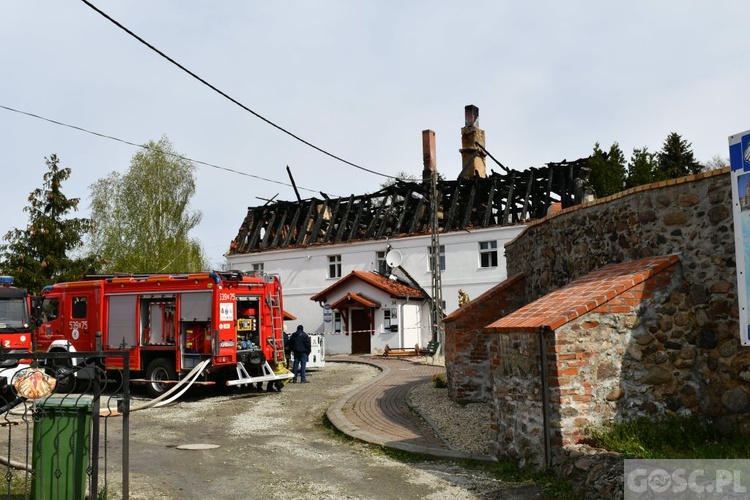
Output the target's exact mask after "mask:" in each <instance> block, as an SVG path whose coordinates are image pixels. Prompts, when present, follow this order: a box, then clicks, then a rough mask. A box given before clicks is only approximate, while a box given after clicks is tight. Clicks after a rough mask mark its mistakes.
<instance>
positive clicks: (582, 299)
mask: <svg viewBox="0 0 750 500" xmlns="http://www.w3.org/2000/svg"><path fill="white" fill-rule="evenodd" d="M678 261H679V255H677V254H672V255H663V256H660V257H648V258H645V259H640V260H634V261H631V262H622V263H619V264H610V265H608V266H605V267H603V268H601V269H598V270H596V271H594V272H591V273H589V274H587V275H585V276H583V277H581V278H579V279H577V280H575V281H573V282H571V283H569V284H568V285H566V286H564V287H563V288H560V289H559V290H555V291H554V292H551V293H549V294H547V295H545V296H544V297H541V298H540V299H538V300H536V301H534V302H532V303H530V304H527V305H525V306H524V307H522V308H520V309H518V310H517V311H515V312H513V313H511V314H509V315H507V316H505V317H504V318H501V319H499V320H497V321H495V322H494V323H492V324H490V325H489V326H487V327H486V328H487V330H489V331H492V332H504V331H509V330H514V331H517V330H538V329H539V328H542V327H544V328H548V329H550V330H556V329H558V328H560V327H561V326H563V325H564V324H566V323H568V322H569V321H572V320H574V319H576V318H578V317H579V316H581V315H583V314H585V313H587V312H589V311H591V310H593V309H596V308H597V307H599V306H601V305H602V304H604V303H606V302H608V301H610V300H612V299H613V298H615V297H616V296H618V295H619V294H621V293H623V292H625V291H626V290H628V289H630V288H632V287H634V286H636V285H638V284H640V283H642V282H643V281H645V280H647V279H648V278H650V277H651V276H653V275H655V274H656V273H658V272H660V271H662V270H663V269H666V268H667V267H669V266H671V265H673V264H675V263H677V262H678Z"/></svg>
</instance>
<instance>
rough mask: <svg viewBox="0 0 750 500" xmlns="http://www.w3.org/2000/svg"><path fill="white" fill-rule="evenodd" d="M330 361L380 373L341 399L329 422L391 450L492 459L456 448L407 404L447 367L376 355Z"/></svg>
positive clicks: (330, 414)
mask: <svg viewBox="0 0 750 500" xmlns="http://www.w3.org/2000/svg"><path fill="white" fill-rule="evenodd" d="M326 362H346V363H366V364H369V365H372V366H375V367H377V368H379V369H380V370H381V374H380V375H379V376H378V377H377V378H376V379H375V380H374V381H373V382H372V383H370V384H369V385H367V386H364V387H360V388H357V389H355V390H354V391H351V392H349V393H348V394H345V395H344V396H342V397H341V398H339V399H338V401H336V402H335V403H334V404H333V405H331V407H330V408H329V409H328V411H327V413H326V414H327V416H328V419H329V420H330V421H331V423H332V424H333V425H334V427H336V428H337V429H338V430H340V431H341V432H343V433H345V434H347V435H349V436H351V437H352V438H355V439H359V440H361V441H366V442H368V443H373V444H378V445H381V446H386V447H389V448H394V449H398V450H404V451H409V452H413V453H420V454H423V455H428V456H433V457H437V458H447V459H474V460H490V459H491V458H490V457H485V456H479V455H472V454H469V453H464V452H461V451H456V450H452V449H451V448H450V446H449V445H448V444H447V443H445V442H444V441H443V440H442V439H441V438H440V437H439V433H438V432H436V430H435V429H433V428H432V427H431V426H430V424H429V423H427V422H426V421H425V420H424V419H422V418H421V417H420V416H419V415H418V414H417V413H416V412H415V411H414V410H413V409H412V408H411V407H410V406H409V404H408V396H409V392H410V391H411V390H412V389H413V388H414V387H416V386H418V385H421V384H424V383H427V382H429V381H430V380H431V379H432V376H433V375H435V374H437V373H445V367H443V366H437V365H427V364H421V363H415V362H413V361H410V360H407V359H399V358H391V359H389V358H383V357H376V356H343V355H337V356H329V357H327V358H326Z"/></svg>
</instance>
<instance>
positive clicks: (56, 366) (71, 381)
mask: <svg viewBox="0 0 750 500" xmlns="http://www.w3.org/2000/svg"><path fill="white" fill-rule="evenodd" d="M49 368H50V370H51V371H52V376H53V377H55V392H56V393H58V394H64V393H69V392H74V391H75V390H76V376H75V373H74V372H73V367H71V366H70V365H69V364H67V363H66V362H65V361H62V360H50V365H49Z"/></svg>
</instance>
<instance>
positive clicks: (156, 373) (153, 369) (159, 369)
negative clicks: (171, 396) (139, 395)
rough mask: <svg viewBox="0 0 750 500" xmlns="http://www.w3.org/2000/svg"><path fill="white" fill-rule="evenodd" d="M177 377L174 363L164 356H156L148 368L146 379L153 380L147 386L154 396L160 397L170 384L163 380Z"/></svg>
mask: <svg viewBox="0 0 750 500" xmlns="http://www.w3.org/2000/svg"><path fill="white" fill-rule="evenodd" d="M176 378H177V374H176V373H175V371H174V366H172V363H171V362H169V361H168V360H166V359H164V358H156V359H155V360H153V361H152V362H151V363H149V364H148V368H146V379H147V380H151V381H152V382H150V383H149V384H148V385H147V386H146V390H147V391H148V393H149V395H150V396H151V397H152V398H156V397H159V396H161V395H162V394H164V393H165V392H167V390H168V389H169V384H164V383H162V382H164V381H167V380H175V379H176Z"/></svg>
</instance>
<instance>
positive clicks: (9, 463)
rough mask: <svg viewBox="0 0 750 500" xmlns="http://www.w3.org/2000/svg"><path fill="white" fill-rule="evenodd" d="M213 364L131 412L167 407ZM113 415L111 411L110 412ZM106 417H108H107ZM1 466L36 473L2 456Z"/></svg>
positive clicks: (200, 367) (202, 366)
mask: <svg viewBox="0 0 750 500" xmlns="http://www.w3.org/2000/svg"><path fill="white" fill-rule="evenodd" d="M210 362H211V360H210V359H206V360H204V361H202V362H201V363H198V364H197V365H196V366H195V367H194V368H193V369H192V370H191V371H190V373H188V374H187V376H186V377H185V378H183V379H182V380H180V381H179V382H178V383H177V384H176V385H175V386H174V387H172V388H171V389H169V390H168V391H166V392H165V393H164V394H162V395H161V396H159V397H157V398H154V399H152V400H151V401H149V402H148V403H146V404H143V405H141V406H138V407H136V408H131V409H130V411H131V412H133V411H138V410H145V409H147V408H151V407H155V408H160V407H162V406H166V405H168V404H170V403H172V402H174V401H175V400H176V399H177V398H179V397H180V396H182V395H183V394H185V392H186V391H187V390H188V389H190V386H192V385H193V382H195V381H196V380H197V379H198V377H199V376H200V375H201V373H203V370H204V369H205V368H206V366H208V364H209V363H210ZM185 384H187V386H186V387H184V388H182V390H181V391H180V392H179V393H178V394H175V395H174V396H172V397H171V398H170V399H168V400H166V401H163V399H164V398H166V397H168V396H170V395H171V394H172V393H174V392H175V391H177V390H178V389H180V388H181V387H182V386H183V385H185ZM110 413H111V410H110ZM105 416H106V415H105ZM0 465H5V466H6V467H11V468H14V469H18V470H23V471H26V472H29V473H32V472H34V469H33V468H32V467H31V466H30V465H29V464H24V463H21V462H17V461H15V460H12V459H10V458H8V457H4V456H0Z"/></svg>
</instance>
